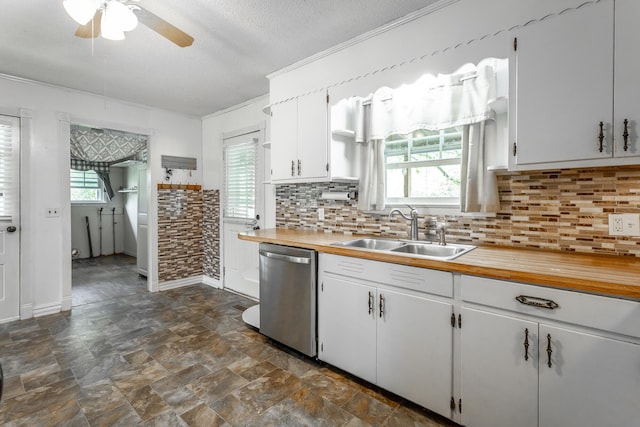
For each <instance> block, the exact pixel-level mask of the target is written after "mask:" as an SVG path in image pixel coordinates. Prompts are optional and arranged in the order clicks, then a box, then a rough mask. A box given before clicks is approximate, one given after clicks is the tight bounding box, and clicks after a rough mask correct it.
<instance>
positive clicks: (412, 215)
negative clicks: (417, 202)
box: [389, 205, 418, 240]
mask: <svg viewBox="0 0 640 427" xmlns="http://www.w3.org/2000/svg"><path fill="white" fill-rule="evenodd" d="M407 206H409V205H407ZM409 209H411V210H410V211H409V215H406V214H404V213H403V212H402V211H401V210H400V209H398V208H395V209H391V212H389V218H391V217H392V216H393V214H394V213H398V214H400V215H402V217H403V218H404V219H406V220H409V221H411V233H410V237H409V238H410V239H411V240H418V211H417V210H416V208H414V207H413V206H409Z"/></svg>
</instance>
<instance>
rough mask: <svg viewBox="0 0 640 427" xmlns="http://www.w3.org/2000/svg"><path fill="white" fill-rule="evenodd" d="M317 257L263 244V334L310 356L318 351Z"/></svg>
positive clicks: (261, 306) (261, 258)
mask: <svg viewBox="0 0 640 427" xmlns="http://www.w3.org/2000/svg"><path fill="white" fill-rule="evenodd" d="M316 266H317V253H316V251H313V250H308V249H300V248H292V247H288V246H281V245H272V244H270V243H261V244H260V332H261V333H262V334H264V335H266V336H268V337H270V338H272V339H274V340H276V341H278V342H281V343H282V344H285V345H287V346H289V347H291V348H293V349H295V350H298V351H299V352H301V353H304V354H306V355H307V356H315V355H316V353H317V347H316V334H317V333H316V297H317V296H316V273H317V267H316Z"/></svg>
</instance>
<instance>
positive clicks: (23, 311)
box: [20, 303, 33, 320]
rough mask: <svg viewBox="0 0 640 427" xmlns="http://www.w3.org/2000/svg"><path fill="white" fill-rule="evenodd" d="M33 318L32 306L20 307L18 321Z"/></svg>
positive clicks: (24, 305) (29, 304)
mask: <svg viewBox="0 0 640 427" xmlns="http://www.w3.org/2000/svg"><path fill="white" fill-rule="evenodd" d="M32 317H33V304H31V303H28V304H22V305H20V320H25V319H31V318H32Z"/></svg>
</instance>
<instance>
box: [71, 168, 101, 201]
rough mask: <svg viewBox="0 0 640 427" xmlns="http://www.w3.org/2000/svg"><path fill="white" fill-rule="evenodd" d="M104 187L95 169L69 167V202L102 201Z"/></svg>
mask: <svg viewBox="0 0 640 427" xmlns="http://www.w3.org/2000/svg"><path fill="white" fill-rule="evenodd" d="M104 201H105V200H104V187H103V185H102V180H101V179H100V177H99V176H98V174H97V173H96V172H95V171H92V170H88V171H79V170H75V169H71V202H75V203H104Z"/></svg>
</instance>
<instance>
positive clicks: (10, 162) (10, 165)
mask: <svg viewBox="0 0 640 427" xmlns="http://www.w3.org/2000/svg"><path fill="white" fill-rule="evenodd" d="M19 140H20V138H19V120H18V119H17V118H16V117H9V116H0V221H14V220H16V219H17V217H18V206H19V203H18V197H19V194H20V193H19V188H18V187H19V186H18V183H19V179H20V177H19V171H20V168H19V164H20V161H19V157H18V155H19ZM1 293H2V292H1V291H0V294H1Z"/></svg>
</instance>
